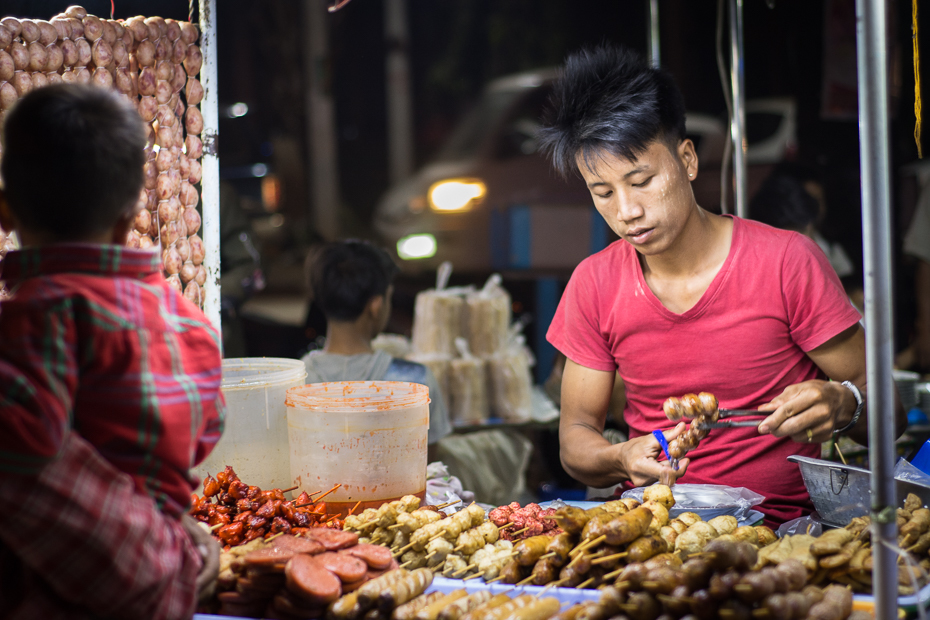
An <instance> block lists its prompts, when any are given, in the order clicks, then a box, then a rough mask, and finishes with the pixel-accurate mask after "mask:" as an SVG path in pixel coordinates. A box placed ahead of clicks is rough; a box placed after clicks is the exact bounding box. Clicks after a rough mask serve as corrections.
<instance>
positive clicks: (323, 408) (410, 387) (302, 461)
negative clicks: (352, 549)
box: [286, 381, 430, 515]
mask: <svg viewBox="0 0 930 620" xmlns="http://www.w3.org/2000/svg"><path fill="white" fill-rule="evenodd" d="M429 402H430V401H429V390H428V388H427V387H426V386H425V385H420V384H418V383H402V382H397V381H340V382H332V383H311V384H309V385H305V386H302V387H297V388H291V389H290V390H288V391H287V401H286V405H287V426H288V438H289V441H290V451H291V477H292V479H293V480H294V484H296V485H298V486H299V487H300V490H301V491H306V492H308V493H314V492H319V491H328V490H329V489H331V488H332V487H334V486H335V485H337V484H340V485H342V486H340V487H339V488H338V489H336V490H335V491H333V492H332V493H331V494H329V495H327V496H326V498H325V501H326V505H327V509H326V512H328V513H330V514H332V513H335V512H339V513H340V514H343V515H345V514H346V513H347V512H348V511H349V509H351V508H352V507H353V506H355V505H356V504H357V503H359V502H361V504H360V505H359V507H358V508H357V509H356V510H355V513H356V514H357V513H358V512H359V511H361V510H363V509H364V508H366V507H375V506H380V505H381V504H382V503H384V502H388V501H391V500H394V499H398V498H400V497H402V496H404V495H417V496H419V497H420V498H421V499H422V498H423V497H424V496H425V494H426V440H427V431H428V430H429ZM298 492H299V491H298ZM295 493H296V492H295Z"/></svg>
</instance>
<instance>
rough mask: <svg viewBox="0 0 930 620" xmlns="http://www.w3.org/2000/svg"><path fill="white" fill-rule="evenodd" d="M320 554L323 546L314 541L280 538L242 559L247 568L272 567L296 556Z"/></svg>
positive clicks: (287, 537)
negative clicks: (271, 544) (269, 545)
mask: <svg viewBox="0 0 930 620" xmlns="http://www.w3.org/2000/svg"><path fill="white" fill-rule="evenodd" d="M322 552H323V546H322V545H321V544H320V543H318V542H316V541H313V540H305V539H303V538H296V537H294V536H280V537H278V538H276V539H275V541H274V546H271V547H265V548H263V549H257V550H255V551H252V552H250V553H248V554H247V555H246V556H245V558H243V559H244V561H245V564H246V565H247V566H265V567H273V566H276V565H281V564H284V563H285V562H287V561H288V560H290V559H291V558H292V557H294V556H295V555H298V554H308V555H316V554H318V553H322Z"/></svg>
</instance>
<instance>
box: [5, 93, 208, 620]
mask: <svg viewBox="0 0 930 620" xmlns="http://www.w3.org/2000/svg"><path fill="white" fill-rule="evenodd" d="M145 144H146V130H145V127H144V125H143V123H142V121H141V119H140V118H139V116H138V114H137V113H136V111H135V110H134V109H133V108H132V106H131V105H129V103H128V102H127V101H125V100H124V99H122V98H121V97H120V96H119V95H117V94H115V93H114V92H112V91H107V90H103V89H99V88H95V87H91V86H78V85H57V86H50V87H46V88H42V89H38V90H36V91H35V92H33V93H30V94H29V95H27V96H26V97H24V98H23V99H22V100H21V101H20V102H18V103H17V105H16V106H15V107H14V108H13V110H11V111H10V112H9V113H8V115H7V119H6V124H5V126H4V135H3V147H4V148H3V160H2V162H0V173H2V177H3V182H4V186H3V190H2V192H0V225H2V226H3V228H4V229H5V230H15V231H16V232H17V233H18V235H19V239H20V241H21V244H22V245H23V249H22V250H20V251H16V252H11V253H9V254H8V255H7V257H6V258H5V260H4V263H3V265H2V277H3V280H4V281H5V282H6V285H7V286H8V287H10V289H11V298H10V299H9V300H8V301H6V302H4V303H3V304H2V306H0V486H2V487H4V494H9V495H13V496H12V497H8V496H4V497H0V499H3V500H6V501H13V502H16V503H17V504H19V505H23V504H26V505H29V506H32V507H33V508H34V509H36V510H38V511H39V513H40V514H39V518H42V517H43V516H45V515H51V516H52V518H54V516H53V513H51V512H50V511H47V509H48V502H47V501H45V500H47V499H48V497H49V496H56V495H58V496H60V495H62V494H64V495H65V496H68V495H69V493H71V492H70V491H69V490H68V489H69V488H82V489H83V493H82V495H81V497H75V496H74V494H71V495H70V496H68V497H66V498H65V501H67V502H69V503H75V502H76V504H77V506H76V507H74V514H79V515H84V516H86V517H87V518H85V519H83V520H80V521H79V522H75V523H65V524H62V523H61V522H58V523H57V525H55V527H65V528H69V531H68V532H64V533H60V534H52V536H53V537H54V536H60V537H61V540H63V541H67V542H68V543H69V544H71V545H73V544H74V543H75V541H76V540H81V539H82V536H81V534H82V532H81V531H80V530H81V528H84V529H85V531H84V532H83V534H85V535H86V536H85V538H86V539H87V540H88V545H90V544H95V545H97V547H96V548H95V549H94V557H96V558H98V561H97V562H96V563H91V564H90V565H88V562H90V560H88V557H89V555H90V554H88V555H87V556H82V554H80V553H79V552H76V551H79V549H78V550H76V549H75V548H74V547H73V546H71V547H69V548H68V549H67V553H62V551H63V550H61V549H57V550H53V549H52V546H51V545H50V544H49V542H50V541H49V539H48V537H47V535H46V533H45V532H48V531H52V532H53V531H54V529H55V528H48V529H46V530H44V531H43V533H42V539H41V544H38V541H36V540H23V539H22V535H23V533H24V531H25V530H23V529H22V528H27V527H28V524H22V523H19V522H16V521H15V520H14V519H10V520H9V521H10V523H9V525H10V526H11V528H10V529H7V528H6V527H5V523H4V517H0V562H2V564H0V573H4V574H16V573H17V572H18V573H19V574H20V576H21V578H22V581H21V583H20V584H19V586H20V587H9V588H7V587H6V586H7V583H2V584H0V599H3V600H4V602H5V603H6V602H7V601H12V609H13V610H14V612H13V616H14V617H16V616H17V615H20V616H22V617H27V616H29V615H34V614H35V613H38V612H39V611H41V613H42V615H43V616H44V617H50V616H52V615H56V614H60V615H63V616H64V615H67V616H70V617H74V615H75V614H78V615H79V614H80V613H87V614H88V615H123V611H125V610H119V609H112V608H107V607H106V605H107V603H102V604H103V605H104V607H102V608H101V607H95V605H96V603H93V602H92V601H90V600H89V599H90V597H89V595H88V594H87V593H86V592H80V591H71V590H69V588H68V587H67V586H64V585H62V583H60V582H58V581H57V580H58V579H59V578H63V579H66V577H65V575H66V574H67V573H69V572H70V573H71V574H72V575H73V574H74V573H75V572H76V571H86V570H89V569H90V570H95V571H96V574H97V575H101V573H102V575H101V578H100V579H99V583H100V584H101V587H102V588H104V589H105V590H108V591H109V592H110V593H111V596H110V601H111V603H110V604H111V605H112V601H115V600H117V599H121V598H124V597H125V595H126V591H127V589H129V590H131V589H132V588H134V587H137V586H138V585H139V582H138V581H137V575H135V574H133V575H129V574H128V573H127V574H126V575H123V577H125V578H126V580H124V581H122V582H121V581H120V579H119V578H118V577H117V576H112V575H111V578H110V579H105V578H103V575H106V574H107V572H108V571H110V570H111V568H112V566H108V565H106V563H104V565H100V562H99V557H101V553H100V551H101V550H100V545H104V546H106V545H108V544H109V545H112V546H113V548H112V552H113V555H114V556H116V555H121V554H124V553H127V552H128V553H130V554H131V553H137V554H138V557H137V558H129V559H130V560H131V561H138V562H146V561H149V562H153V563H155V564H157V565H158V566H157V567H156V566H152V567H150V568H151V569H152V571H153V572H154V573H158V570H157V569H160V570H162V572H163V573H164V574H165V583H169V582H171V580H172V579H174V578H176V577H177V575H179V574H181V573H183V574H184V575H185V577H184V579H185V580H186V581H187V582H188V583H187V587H186V588H185V587H181V588H180V589H179V590H177V591H178V592H179V594H177V597H179V599H178V601H179V602H178V606H176V607H174V608H173V610H174V611H172V612H171V613H175V612H176V611H177V610H178V609H182V608H185V605H187V606H189V609H187V608H185V609H187V611H192V609H193V596H194V592H193V590H194V584H193V583H190V582H191V581H192V579H191V569H192V567H194V568H197V569H199V567H200V566H199V564H200V563H201V559H200V558H199V557H197V552H196V550H195V549H194V548H193V545H192V541H191V538H190V535H189V534H187V533H185V529H184V528H183V526H182V525H181V517H182V515H183V514H184V513H185V511H186V509H187V507H188V505H189V502H190V493H191V491H192V490H193V481H192V480H191V478H190V475H189V469H190V467H191V466H193V465H195V464H197V463H199V462H200V461H202V460H203V459H204V458H205V457H206V456H207V455H208V454H209V452H210V451H211V450H212V449H213V446H214V445H215V444H216V442H217V440H218V439H219V436H220V433H221V431H222V419H223V411H224V403H223V398H222V395H221V393H220V381H221V354H220V349H219V339H218V335H217V333H216V331H215V330H214V329H213V328H212V327H211V326H210V324H209V322H208V320H207V319H206V317H205V316H204V315H203V313H202V312H201V311H200V310H199V309H198V308H196V307H195V306H194V305H193V304H191V303H190V302H188V301H187V300H185V299H184V298H183V297H182V296H181V295H180V294H178V293H177V292H176V291H175V290H174V289H172V288H171V287H170V286H169V285H168V284H167V283H166V282H165V279H164V277H163V276H162V274H161V262H160V257H159V255H158V253H156V252H152V251H149V250H132V249H128V248H126V247H124V241H125V239H126V235H127V233H128V232H129V230H130V229H131V226H132V222H133V221H134V219H135V215H136V209H137V207H136V205H137V203H138V198H139V193H140V190H141V189H142V185H143V174H142V168H143V164H144V162H145V155H144V150H143V149H144V147H145ZM88 444H89V445H88ZM79 455H83V456H81V457H80V458H78V456H79ZM98 457H102V459H101V458H98ZM63 461H64V462H70V463H71V466H70V467H69V468H67V469H64V470H63V469H62V468H61V465H60V464H61V462H63ZM92 462H93V463H95V466H93V467H92V466H91V463H92ZM111 467H112V468H115V470H118V471H114V469H112V468H111ZM118 472H122V473H123V474H125V475H128V477H129V478H128V479H127V478H126V476H125V475H121V474H119V473H118ZM72 476H73V481H72V484H71V486H70V487H69V486H68V478H69V477H72ZM23 480H29V481H30V484H23ZM63 481H64V483H63ZM127 484H128V485H129V486H128V487H127ZM34 489H37V490H34ZM116 489H119V490H120V491H119V493H117V492H116ZM127 489H131V490H132V492H131V493H127V492H126V490H127ZM17 492H19V493H21V494H22V496H21V497H20V496H16V495H15V494H16V493H17ZM34 493H38V495H34ZM42 493H45V494H46V495H45V496H42ZM139 496H141V498H140V497H139ZM85 497H96V498H97V501H98V502H99V501H102V500H103V499H106V498H110V499H113V500H114V504H109V505H108V504H106V503H99V504H98V505H96V506H95V505H88V504H87V502H86V501H85V499H84V498H85ZM114 498H115V499H114ZM142 500H144V501H142ZM140 501H141V503H140ZM153 505H154V506H155V507H157V509H158V510H153V508H152V507H153ZM59 509H60V511H61V512H63V513H67V512H68V510H69V506H68V505H62V506H59ZM121 509H125V510H127V511H128V512H127V513H126V515H125V519H123V520H122V521H121V520H119V519H117V520H116V525H115V527H117V528H118V527H120V525H122V527H125V528H126V529H127V533H126V536H125V538H126V540H135V539H134V538H133V535H134V534H140V537H139V540H142V541H143V542H140V543H139V544H138V546H136V547H130V548H129V549H125V548H122V547H120V546H119V543H120V537H119V536H117V537H115V538H113V537H112V536H111V539H107V538H106V537H105V536H103V537H101V535H100V534H101V533H100V532H99V531H95V530H97V529H99V524H100V523H102V522H112V520H113V516H112V514H106V515H104V514H103V512H104V511H107V512H112V511H114V510H117V511H118V510H121ZM43 510H46V512H43ZM95 510H96V517H97V518H94V516H95ZM139 514H142V515H144V519H143V520H142V521H145V520H147V525H146V526H145V527H146V528H147V530H148V533H146V532H139V531H138V530H136V531H134V530H133V528H138V527H139V524H140V523H141V522H142V521H139V520H137V521H132V519H133V515H135V516H136V517H138V515H139ZM34 534H37V532H34ZM69 534H72V536H70V537H69V536H68V535H69ZM73 534H77V535H76V536H74V535H73ZM146 535H149V536H151V537H153V538H152V540H158V543H159V544H160V545H161V548H160V549H158V551H157V552H154V551H152V550H151V549H147V548H146V545H145V544H144V539H145V537H146ZM91 541H93V542H91ZM50 550H51V551H52V553H53V554H54V552H57V557H56V558H54V560H55V561H52V559H53V558H51V557H49V552H50ZM43 554H45V555H44V556H43ZM105 555H106V554H105V553H104V554H103V557H105ZM68 560H70V562H71V564H70V565H68ZM16 562H19V563H20V564H19V565H18V566H17V565H16ZM82 562H83V563H82ZM113 562H114V564H113V565H114V566H115V565H116V564H117V562H116V558H115V557H114V558H113ZM169 565H170V566H175V567H177V570H171V569H169V570H164V568H165V566H169ZM182 569H183V570H182ZM134 572H145V571H144V570H142V567H138V570H137V571H134ZM193 576H194V578H196V572H194V573H193ZM12 585H13V586H15V585H16V583H15V581H14V582H12ZM162 585H164V584H162ZM169 585H170V583H169ZM145 587H146V588H148V589H149V590H151V589H152V588H155V589H156V590H157V589H158V587H160V586H159V584H154V585H153V584H151V583H147V584H146V585H145ZM166 587H167V586H166ZM7 590H8V591H7ZM169 590H171V587H167V590H165V591H166V592H168V591H169ZM98 595H99V594H98ZM181 599H183V600H181ZM104 600H105V599H104ZM37 601H41V605H45V606H44V607H36V605H38V604H40V603H39V602H37ZM49 601H51V603H50V602H49ZM168 602H170V601H168ZM153 604H154V605H156V606H157V605H162V606H163V607H164V608H165V609H168V608H169V607H170V606H165V601H164V600H162V601H160V602H159V601H154V602H153ZM48 605H51V607H48ZM9 609H10V607H8V606H5V611H6V610H9ZM134 611H137V610H134ZM148 611H152V613H151V614H147V615H155V616H157V615H159V613H156V612H155V611H153V610H148ZM166 613H168V612H166ZM185 613H186V611H185ZM169 615H170V614H169Z"/></svg>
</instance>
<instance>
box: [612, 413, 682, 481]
mask: <svg viewBox="0 0 930 620" xmlns="http://www.w3.org/2000/svg"><path fill="white" fill-rule="evenodd" d="M686 428H687V425H686V424H685V423H684V422H680V423H679V424H678V426H676V427H675V428H673V429H672V430H670V431H663V434H664V435H665V440H666V441H671V440H673V439H675V438H676V437H678V436H679V435H681V434H682V433H683V432H684V431H685V429H686ZM617 447H618V448H619V449H620V462H621V464H622V467H623V470H624V471H625V472H626V474H627V476H628V477H629V479H630V481H631V482H632V483H633V484H634V485H636V486H638V487H642V486H646V485H647V484H652V483H653V482H655V481H656V480H658V481H659V482H660V483H662V484H665V485H668V486H671V485H673V484H675V480H677V479H678V478H679V477H681V476H683V475H685V470H687V469H688V463H689V460H688V459H681V460H680V461H678V469H677V470H674V469H672V466H671V465H670V464H669V463H668V461H662V462H659V461H657V460H656V458H657V457H658V456H659V455H660V454H662V446H661V445H659V442H658V440H656V438H655V437H653V436H652V435H644V436H642V437H636V438H635V439H630V440H629V441H627V442H625V443H622V444H618V446H617Z"/></svg>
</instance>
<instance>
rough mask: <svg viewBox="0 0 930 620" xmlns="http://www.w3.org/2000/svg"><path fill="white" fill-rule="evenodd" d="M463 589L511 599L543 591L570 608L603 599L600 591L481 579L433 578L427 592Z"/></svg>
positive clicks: (447, 592) (538, 593)
mask: <svg viewBox="0 0 930 620" xmlns="http://www.w3.org/2000/svg"><path fill="white" fill-rule="evenodd" d="M461 588H465V591H466V592H468V593H469V594H472V593H474V592H481V591H482V590H487V591H488V592H490V593H491V594H508V595H510V596H511V597H517V596H520V595H521V594H529V595H530V596H539V595H540V594H543V591H545V593H544V596H551V597H552V598H555V599H557V600H558V601H559V602H560V603H562V605H563V606H569V607H570V606H572V605H575V604H577V603H583V602H584V601H596V600H598V599H599V598H600V597H601V591H600V590H579V589H577V588H547V587H545V586H515V585H511V584H507V583H485V582H484V581H482V580H481V579H480V578H479V579H469V580H468V581H465V580H464V579H449V578H448V577H439V576H436V577H434V578H433V583H432V585H430V587H429V588H427V589H426V591H427V592H442V593H443V594H449V593H450V592H454V591H455V590H459V589H461Z"/></svg>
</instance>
